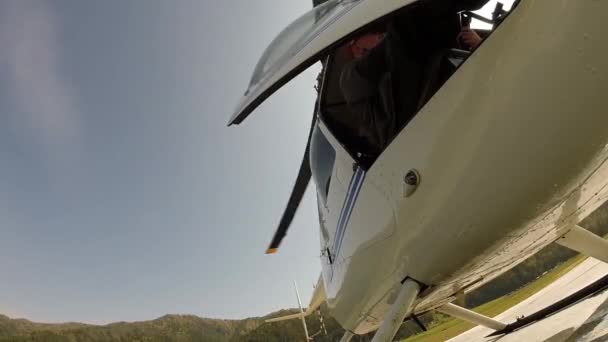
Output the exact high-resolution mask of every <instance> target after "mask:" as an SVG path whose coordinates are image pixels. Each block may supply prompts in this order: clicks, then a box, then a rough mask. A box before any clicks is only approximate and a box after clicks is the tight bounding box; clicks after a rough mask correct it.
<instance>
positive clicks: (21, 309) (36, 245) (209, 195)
mask: <svg viewBox="0 0 608 342" xmlns="http://www.w3.org/2000/svg"><path fill="white" fill-rule="evenodd" d="M310 7H311V1H310V0H290V1H281V0H264V1H242V0H239V1H237V0H226V1H200V0H176V1H166V0H147V1H145V3H144V2H143V1H123V0H120V1H119V0H105V1H81V0H54V1H42V0H40V1H33V0H4V1H1V2H0V46H1V48H0V115H1V119H2V124H1V125H0V261H1V262H0V276H1V278H2V281H0V313H2V314H6V315H9V316H11V317H25V318H28V319H31V320H35V321H44V322H61V321H81V322H90V323H107V322H112V321H121V320H126V321H133V320H145V319H152V318H156V317H158V316H161V315H163V314H166V313H191V314H196V315H200V316H207V317H218V318H244V317H248V316H255V315H264V314H267V313H269V312H271V311H274V310H278V309H280V308H286V307H293V306H295V305H296V301H295V298H294V297H295V296H294V293H293V289H292V285H291V284H292V283H291V282H292V280H294V279H295V280H297V281H298V283H299V284H300V291H301V294H302V297H303V301H304V302H307V301H308V299H309V298H310V294H311V293H312V284H313V283H314V282H316V279H317V277H318V274H319V270H320V263H319V233H318V221H317V220H318V219H317V213H316V205H315V200H314V196H313V189H312V187H310V188H309V192H308V193H307V196H306V197H305V199H304V201H303V204H302V206H301V208H300V210H299V212H298V215H297V216H296V219H295V221H294V224H293V225H292V229H291V230H290V232H289V235H288V237H287V239H286V240H285V241H284V243H283V245H282V248H281V250H280V251H279V253H278V254H277V255H272V256H267V255H264V254H263V253H264V250H265V248H266V247H267V245H268V243H269V241H270V238H271V237H272V234H273V231H274V228H275V226H276V224H277V222H278V220H279V218H280V215H281V213H282V210H283V208H284V206H285V203H286V201H287V198H288V196H289V193H290V190H291V186H292V184H293V182H294V180H295V177H296V174H297V169H298V167H299V164H300V160H301V157H302V152H303V149H304V146H305V139H306V136H307V133H308V128H309V127H308V125H309V123H310V115H311V111H312V108H313V101H314V97H315V95H314V90H313V84H314V78H315V77H316V71H317V69H315V68H313V70H311V71H308V72H305V73H304V74H302V75H301V76H300V77H298V78H297V79H296V80H294V81H293V82H291V83H290V84H289V85H287V86H286V87H284V88H283V89H281V90H280V91H279V92H278V93H277V94H275V96H273V97H271V99H270V100H269V101H267V102H266V103H264V104H263V105H262V106H261V107H260V108H259V109H258V110H257V111H256V112H255V113H254V115H253V116H252V117H250V119H249V120H247V121H245V123H244V124H242V125H240V126H238V127H230V128H227V127H226V122H227V120H228V117H229V116H230V115H231V114H232V110H233V109H234V107H235V106H236V103H237V101H238V99H239V97H240V95H241V94H242V93H243V92H244V90H245V88H246V85H247V83H248V80H249V77H250V75H251V72H252V71H253V68H254V66H255V63H256V62H257V59H258V57H259V56H260V55H261V53H262V51H263V49H264V48H265V47H266V45H267V44H268V43H269V42H270V41H271V40H272V38H273V37H274V36H275V35H276V34H277V33H278V32H279V31H280V30H281V29H282V28H283V27H285V26H286V25H287V24H288V23H290V22H291V21H292V20H293V19H295V18H296V17H298V16H299V15H300V14H302V13H304V12H305V11H307V10H308V9H310ZM491 7H493V4H492V5H489V6H488V10H487V11H486V12H488V13H489V12H490V11H491Z"/></svg>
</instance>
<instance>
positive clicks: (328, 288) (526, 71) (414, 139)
mask: <svg viewBox="0 0 608 342" xmlns="http://www.w3.org/2000/svg"><path fill="white" fill-rule="evenodd" d="M606 13H608V2H605V1H585V0H576V1H575V0H568V1H561V2H559V3H556V2H555V1H549V0H539V1H522V2H521V3H520V4H519V6H518V8H516V9H515V10H514V12H513V13H512V14H511V15H510V16H509V17H508V18H506V20H505V22H503V23H502V24H501V26H500V27H499V28H498V29H497V30H496V32H493V33H492V35H491V36H490V37H489V38H488V39H487V40H486V41H485V42H484V43H483V44H482V46H481V47H480V48H479V49H478V50H477V51H475V53H474V54H473V55H472V56H471V57H469V58H468V59H467V60H466V62H465V63H464V64H463V65H462V66H461V67H460V68H459V69H458V70H457V71H456V73H455V74H454V75H453V76H452V77H451V78H450V79H449V80H448V81H447V83H446V84H445V85H444V86H443V87H442V88H441V89H440V90H439V91H438V92H437V93H436V94H435V95H434V96H433V98H432V99H431V100H430V101H429V102H428V103H427V104H426V105H425V106H424V107H423V108H422V109H421V110H420V112H418V114H417V115H416V117H415V118H414V119H413V120H412V121H411V122H410V123H409V124H408V125H407V126H406V127H405V128H404V129H403V130H402V131H401V132H400V134H399V135H398V136H397V137H396V138H395V139H394V140H393V141H392V143H391V144H390V145H389V146H388V148H387V149H386V150H385V151H384V152H383V153H382V154H381V155H380V156H379V157H378V159H377V160H376V161H375V162H374V164H373V165H372V166H371V167H370V168H369V170H367V171H363V170H362V169H356V170H355V169H354V168H353V165H354V163H355V162H354V160H353V159H352V158H351V156H350V155H349V154H348V153H347V152H346V151H345V150H344V148H343V147H342V145H341V144H340V143H339V142H338V141H337V140H336V139H335V138H334V137H333V135H332V134H331V132H330V130H329V129H328V128H327V127H326V126H324V123H323V122H322V121H321V122H320V123H319V126H320V129H321V131H322V132H323V133H324V135H325V136H326V138H327V139H328V141H329V142H330V144H331V145H332V146H333V148H334V149H335V152H336V158H335V164H334V168H333V171H332V176H331V183H330V186H329V192H328V195H327V201H326V202H325V203H321V201H320V204H319V214H320V219H321V230H322V231H321V236H322V238H321V250H322V253H323V256H322V258H321V259H322V261H321V263H322V268H323V271H322V277H323V281H324V286H325V295H326V301H327V304H328V306H329V308H330V310H331V313H332V315H333V316H334V317H335V318H336V319H337V320H338V322H339V323H340V324H341V325H342V326H343V327H344V328H345V329H347V330H350V331H352V332H354V333H357V334H360V333H365V332H368V331H372V330H375V329H377V328H378V326H379V324H380V323H381V322H382V320H383V318H384V317H385V315H386V313H387V311H388V310H389V309H390V305H391V304H392V302H393V301H394V297H395V296H396V291H397V290H398V288H399V286H400V284H401V282H402V281H403V280H404V279H405V278H407V277H409V278H412V279H414V280H416V281H418V282H420V283H422V284H424V285H427V286H428V288H427V289H426V290H425V291H424V292H423V293H422V295H421V296H420V298H419V299H418V300H417V302H416V306H415V309H414V311H415V312H423V311H426V310H428V309H432V308H435V307H437V306H439V305H442V304H444V303H446V302H449V301H451V300H453V297H454V295H455V294H456V293H458V292H460V291H464V292H468V291H471V290H473V289H474V288H477V287H479V286H480V285H482V284H484V283H486V282H488V281H490V280H491V279H493V278H495V277H496V276H498V275H500V274H501V273H504V272H505V271H507V270H509V269H510V268H512V267H514V266H515V265H517V264H518V263H520V262H521V261H523V260H525V259H526V258H527V257H528V256H530V255H532V254H534V253H536V252H538V251H539V250H540V249H541V248H543V247H544V246H546V245H548V244H550V243H551V242H553V241H555V240H556V239H558V238H559V237H560V236H561V235H562V234H563V232H564V229H567V228H568V227H571V226H572V225H574V224H577V223H578V222H580V221H581V220H582V219H583V218H584V217H585V216H587V215H588V214H589V213H591V212H592V211H593V210H595V209H596V208H597V207H599V206H600V205H601V204H602V203H604V202H605V201H606V199H607V196H608V187H607V185H608V163H607V159H608V149H607V144H608V114H607V113H606V108H608V44H606V43H605V41H606V37H605V34H606V33H608V29H607V28H606V24H605V21H604V16H605V14H606ZM321 117H322V113H321ZM410 170H416V171H417V172H418V173H419V174H420V184H419V186H418V187H417V189H416V190H415V192H414V193H413V194H411V195H410V196H409V197H406V196H405V192H404V190H405V189H404V186H405V185H404V176H405V175H406V174H407V173H408V172H409V171H410ZM330 258H331V261H330Z"/></svg>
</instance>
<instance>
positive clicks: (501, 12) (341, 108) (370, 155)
mask: <svg viewBox="0 0 608 342" xmlns="http://www.w3.org/2000/svg"><path fill="white" fill-rule="evenodd" d="M517 2H518V1H514V2H511V3H510V6H509V7H508V9H507V7H506V6H505V5H504V4H503V3H501V2H497V1H491V2H490V1H488V0H482V1H463V2H462V5H461V6H460V7H457V9H458V11H454V12H453V13H449V14H453V18H454V19H456V20H457V23H456V25H458V30H460V28H463V27H465V26H466V27H469V26H471V22H473V27H474V28H475V32H476V33H477V34H478V36H479V37H480V39H486V38H487V37H488V36H489V35H490V34H491V33H492V31H493V30H494V29H496V27H498V26H499V24H500V23H501V22H502V20H503V19H504V18H505V17H506V16H507V15H508V13H509V12H510V10H511V9H513V8H514V7H515V6H516V5H517ZM436 4H437V2H433V1H429V2H427V3H423V4H422V5H420V6H418V7H419V8H423V7H424V6H429V8H430V10H429V11H431V12H432V13H434V11H436V10H435V8H433V6H434V5H436ZM484 4H485V5H486V6H483V8H480V7H482V6H481V5H484ZM490 6H493V12H492V13H489V10H490V8H491V7H490ZM412 7H413V5H412ZM405 10H406V11H407V8H406V9H405ZM415 10H417V8H415ZM473 10H475V11H473ZM429 11H426V12H425V11H420V10H419V11H418V13H422V14H426V13H429ZM418 13H415V15H418ZM488 14H491V18H487V17H486V16H484V15H488ZM395 18H397V19H399V14H397V15H395V16H393V17H391V18H389V20H395ZM406 18H407V19H410V21H412V20H411V19H412V18H414V19H416V22H417V23H419V24H420V25H426V24H427V23H428V25H431V26H432V25H440V23H433V22H432V20H433V19H435V18H433V16H432V15H429V18H428V19H427V18H424V17H422V18H420V17H418V18H417V17H415V16H410V17H406ZM437 18H442V19H445V18H446V16H437ZM443 24H444V26H445V23H443ZM374 25H375V26H374V28H375V29H377V27H378V26H379V25H378V23H374ZM409 26H410V27H409V29H410V30H411V31H412V32H411V35H412V36H416V35H423V34H422V32H416V29H417V27H416V26H415V25H409ZM363 32H365V31H363ZM457 35H458V31H457V32H454V37H453V38H454V39H453V44H451V45H446V46H444V47H443V48H442V49H441V50H440V53H436V54H434V55H430V54H429V55H428V56H427V57H428V58H425V59H424V60H423V61H421V62H420V63H419V65H416V66H415V67H414V68H415V69H420V70H422V72H421V73H419V78H420V79H419V80H418V81H417V87H419V88H420V91H418V92H411V93H401V94H395V97H397V96H398V97H401V98H407V97H413V98H412V99H409V101H410V102H415V103H416V107H415V110H413V108H412V113H409V114H404V115H406V116H407V118H405V119H403V120H400V125H399V127H397V130H395V131H394V132H391V133H390V134H392V137H387V139H386V140H387V141H389V143H390V140H392V138H393V137H394V136H396V135H397V134H398V132H399V131H401V130H402V129H403V128H404V127H405V125H407V123H408V122H409V121H410V120H411V119H412V118H413V117H414V116H415V114H416V113H417V111H418V110H420V109H421V108H422V107H423V106H424V104H425V103H426V102H428V100H429V99H430V98H431V97H432V96H433V95H434V94H435V93H436V92H437V90H439V88H441V87H442V85H443V84H444V83H445V82H446V81H447V80H448V79H449V78H450V77H451V76H452V75H453V74H454V73H455V72H456V70H457V69H458V68H459V67H460V65H461V64H462V63H463V62H464V61H465V60H466V59H467V58H469V56H470V55H471V54H472V53H473V51H474V50H475V49H474V48H471V49H469V48H468V47H467V46H465V45H464V44H462V42H461V41H460V40H459V38H458V37H457ZM420 42H422V44H426V43H427V42H425V41H424V40H422V39H421V40H413V41H412V43H420ZM404 48H405V49H412V50H416V49H422V47H420V46H416V45H415V44H409V45H406V46H405V47H404ZM351 61H352V56H351V54H350V52H349V43H348V42H347V43H344V44H342V45H341V46H338V47H336V48H335V49H334V50H333V51H332V53H331V54H329V56H328V57H327V58H326V59H325V60H324V61H323V71H322V72H321V74H320V83H321V85H320V86H319V87H318V88H319V89H320V94H319V106H318V116H319V118H320V120H322V121H323V123H324V124H325V125H326V126H327V128H328V129H329V131H330V132H331V133H332V134H333V135H334V137H335V138H336V139H337V140H338V141H339V142H340V144H341V145H342V146H343V147H344V149H345V150H346V151H347V152H348V153H349V154H350V155H351V157H352V158H353V160H355V161H357V163H358V164H360V165H361V166H362V167H363V168H369V167H370V166H371V165H372V164H373V162H374V161H375V159H376V158H377V157H378V155H379V153H381V150H379V149H378V148H371V147H370V145H369V143H368V142H367V141H366V137H365V134H366V133H365V130H366V129H367V128H369V129H373V128H372V127H367V128H366V127H363V129H362V127H361V126H364V125H366V124H369V120H367V121H366V122H357V116H356V115H353V108H352V106H350V105H349V103H347V101H346V100H345V97H344V92H343V88H342V87H343V85H342V84H341V83H340V81H341V72H342V70H343V69H344V67H345V65H347V64H348V63H350V62H351ZM412 77H416V76H412ZM408 81H409V80H408ZM361 132H364V133H361ZM373 133H377V132H372V133H370V134H373ZM313 138H314V137H313ZM311 143H312V141H311ZM387 145H388V144H387ZM385 147H386V146H383V148H385ZM315 158H316V157H315ZM313 159H314V158H313Z"/></svg>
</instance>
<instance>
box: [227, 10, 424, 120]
mask: <svg viewBox="0 0 608 342" xmlns="http://www.w3.org/2000/svg"><path fill="white" fill-rule="evenodd" d="M415 1H417V0H395V1H384V0H380V1H379V0H329V1H327V2H326V3H324V4H322V5H320V6H317V7H315V8H313V9H312V10H311V11H309V12H308V13H306V14H304V15H303V16H301V17H300V18H298V19H297V20H295V21H294V22H293V23H292V24H290V25H289V26H287V27H286V28H285V29H284V30H283V31H282V32H281V33H280V34H279V35H278V36H277V37H276V38H275V39H274V40H273V41H272V43H271V44H270V45H269V46H268V48H267V49H266V51H265V52H264V53H263V54H262V57H261V58H260V60H259V62H258V63H257V65H256V67H255V70H254V72H253V76H252V77H251V81H250V82H249V86H248V88H247V91H245V94H244V96H243V97H242V98H241V101H240V103H239V104H238V106H237V108H236V111H235V112H234V114H233V115H232V117H231V118H230V121H229V124H239V123H240V122H242V121H243V120H244V119H245V118H246V117H247V115H249V114H250V113H251V112H252V111H253V110H254V109H255V108H256V107H257V106H258V105H260V103H262V102H263V101H264V100H265V99H266V98H268V96H270V95H271V94H272V93H274V92H275V91H276V90H277V89H279V88H280V87H281V86H282V85H284V84H285V83H286V82H288V81H289V80H290V79H292V78H293V77H295V76H296V75H297V74H299V73H300V72H302V71H303V70H305V69H306V68H307V67H309V66H310V65H312V64H314V63H315V62H316V61H317V60H318V59H319V58H320V57H321V56H322V55H324V54H326V53H327V52H328V50H329V49H330V48H331V47H332V46H334V45H335V44H336V43H339V42H340V41H342V40H343V39H345V38H346V37H347V36H348V35H349V34H351V33H353V32H354V31H356V30H358V29H360V28H362V27H363V26H365V25H367V24H369V23H371V22H373V21H375V20H376V19H378V18H381V17H383V16H385V15H387V14H390V13H391V12H394V11H396V10H398V9H400V8H402V7H404V6H407V5H409V4H411V3H413V2H415Z"/></svg>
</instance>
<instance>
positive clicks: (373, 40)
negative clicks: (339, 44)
mask: <svg viewBox="0 0 608 342" xmlns="http://www.w3.org/2000/svg"><path fill="white" fill-rule="evenodd" d="M382 38H384V34H383V33H376V32H374V33H366V34H364V35H362V36H359V37H357V38H355V39H353V40H351V41H350V42H349V43H348V45H349V48H350V52H351V55H352V57H353V58H359V57H361V56H363V55H365V54H366V53H367V52H368V51H369V50H371V49H373V48H374V47H375V46H376V45H378V44H380V42H381V41H382Z"/></svg>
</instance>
